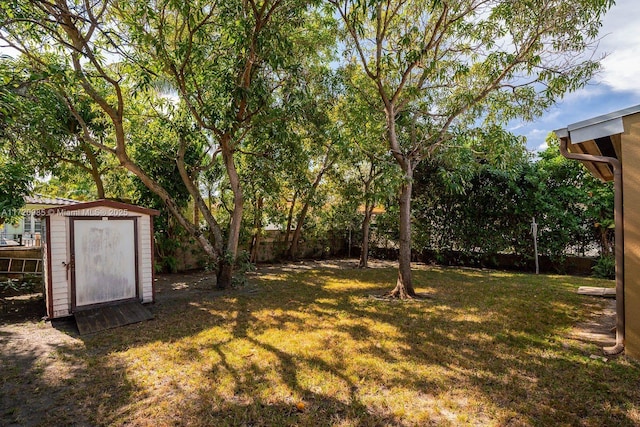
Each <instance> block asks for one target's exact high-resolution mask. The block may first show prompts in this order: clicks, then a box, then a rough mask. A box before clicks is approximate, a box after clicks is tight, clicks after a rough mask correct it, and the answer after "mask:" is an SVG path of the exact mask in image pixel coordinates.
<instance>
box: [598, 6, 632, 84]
mask: <svg viewBox="0 0 640 427" xmlns="http://www.w3.org/2000/svg"><path fill="white" fill-rule="evenodd" d="M639 19H640V7H638V1H637V0H618V1H617V2H616V4H615V5H614V6H613V7H612V8H611V9H610V10H609V12H607V14H606V16H605V17H604V19H603V26H602V29H601V31H600V34H601V35H602V36H603V39H602V41H601V42H600V46H599V51H600V52H603V53H606V54H607V57H606V58H605V59H604V60H603V61H602V65H603V70H602V73H601V75H600V76H599V78H598V80H599V81H601V82H603V83H605V84H606V85H608V86H610V87H611V88H612V89H613V90H615V91H632V92H634V93H636V94H638V95H640V79H639V78H638V75H640V60H639V58H640V31H638V27H637V22H638V20H639Z"/></svg>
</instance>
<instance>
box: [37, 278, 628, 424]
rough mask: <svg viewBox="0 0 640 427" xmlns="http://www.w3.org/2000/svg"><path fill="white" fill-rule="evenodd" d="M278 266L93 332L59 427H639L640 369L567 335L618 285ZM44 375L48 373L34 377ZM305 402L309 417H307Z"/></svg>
mask: <svg viewBox="0 0 640 427" xmlns="http://www.w3.org/2000/svg"><path fill="white" fill-rule="evenodd" d="M395 275H396V272H395V270H394V269H370V270H355V269H338V268H329V267H317V268H315V267H312V268H308V269H291V270H287V269H286V268H285V269H268V270H266V271H263V272H260V273H257V274H255V275H253V276H252V277H250V284H251V286H252V287H255V288H256V289H258V292H255V293H250V292H238V291H231V292H228V293H216V292H206V291H198V292H193V291H191V292H188V293H187V292H185V293H184V294H180V292H181V291H179V290H178V291H174V292H175V293H176V296H177V297H176V298H172V299H163V300H161V301H160V302H159V303H157V304H156V305H155V307H154V312H155V315H156V319H155V320H153V321H150V322H145V323H141V324H137V325H131V326H128V327H124V328H120V329H116V330H111V331H106V332H103V333H99V334H96V335H94V336H91V337H89V338H85V339H84V342H83V343H81V345H78V346H72V347H68V348H61V349H59V350H58V351H57V353H56V355H57V357H59V358H61V359H62V360H64V361H65V362H66V363H67V364H68V365H69V366H73V367H74V368H73V369H72V371H71V373H70V374H69V375H68V376H67V377H66V378H65V379H64V380H63V381H62V383H61V384H58V385H56V387H62V388H64V390H65V394H64V396H65V397H64V398H60V399H62V401H58V402H56V408H61V409H60V410H59V411H58V413H56V411H50V412H49V417H50V419H48V420H47V423H48V424H49V425H51V424H52V423H53V424H54V425H55V424H57V423H68V422H69V421H70V420H87V421H88V423H90V424H95V425H122V424H127V425H141V426H144V425H149V426H151V425H153V426H158V425H160V426H162V425H196V426H198V425H202V426H225V425H229V426H235V425H247V426H249V425H251V426H280V425H301V426H329V425H331V426H334V425H335V426H378V425H381V426H382V425H419V426H424V425H482V426H484V425H496V426H503V425H513V426H517V425H539V426H549V425H585V426H603V425H611V426H613V425H615V426H623V425H638V424H639V423H640V387H639V385H640V384H639V378H640V368H639V366H638V364H636V363H635V362H632V361H630V360H629V359H626V358H624V357H622V358H616V359H613V360H609V361H608V362H606V363H605V362H603V361H602V360H594V359H591V358H590V357H589V356H590V355H591V354H594V353H595V354H600V350H599V348H597V347H596V346H595V345H586V346H585V344H584V343H581V342H578V341H573V340H570V339H568V338H567V337H568V334H569V330H570V329H571V328H572V327H573V326H574V325H575V324H576V323H577V322H580V321H583V320H585V319H587V318H588V317H589V315H591V314H592V313H594V312H596V311H598V310H599V309H600V307H601V306H602V300H598V299H595V298H590V297H585V296H580V295H577V294H576V292H575V291H576V289H577V287H578V286H612V282H610V281H606V280H594V279H586V278H576V277H569V276H546V275H542V276H534V275H523V274H511V273H504V272H495V271H480V270H471V269H448V268H431V267H430V268H427V267H418V268H417V269H416V270H415V272H414V281H415V286H416V288H417V290H418V291H419V292H426V293H429V294H431V295H433V299H430V300H424V301H410V302H397V301H380V300H376V299H372V298H370V297H369V295H372V294H381V293H383V292H384V291H386V290H389V289H390V287H391V285H392V283H393V282H394V281H395ZM34 375H35V374H34ZM303 405H304V407H303Z"/></svg>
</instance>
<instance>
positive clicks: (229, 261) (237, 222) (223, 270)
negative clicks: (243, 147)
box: [218, 137, 244, 289]
mask: <svg viewBox="0 0 640 427" xmlns="http://www.w3.org/2000/svg"><path fill="white" fill-rule="evenodd" d="M221 148H222V159H223V160H224V165H225V168H226V169H227V176H228V177H229V184H230V185H231V191H232V192H233V212H232V214H231V223H230V225H229V238H228V240H227V250H226V254H225V256H224V257H222V259H221V262H220V274H219V275H218V288H221V289H226V288H228V287H229V286H231V279H232V277H233V267H234V264H235V262H236V259H237V257H238V243H239V241H240V227H241V225H242V211H243V208H244V196H243V194H242V186H241V185H240V177H239V176H238V171H237V170H236V165H235V163H234V161H233V151H232V149H231V146H230V138H229V137H227V138H223V141H222V143H221Z"/></svg>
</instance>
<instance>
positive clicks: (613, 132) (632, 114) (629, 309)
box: [555, 105, 640, 359]
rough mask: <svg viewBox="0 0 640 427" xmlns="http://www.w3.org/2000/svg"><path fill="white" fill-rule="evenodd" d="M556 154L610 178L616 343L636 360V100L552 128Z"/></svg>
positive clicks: (639, 119)
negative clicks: (556, 141) (630, 104)
mask: <svg viewBox="0 0 640 427" xmlns="http://www.w3.org/2000/svg"><path fill="white" fill-rule="evenodd" d="M555 133H556V135H557V136H558V138H559V139H560V151H561V152H562V154H563V155H564V156H565V157H567V158H569V159H574V160H580V161H582V162H583V163H584V165H585V166H586V167H587V169H588V170H589V171H590V172H591V173H592V174H593V175H594V176H595V177H597V178H599V179H600V180H602V181H604V182H608V181H614V183H615V233H616V234H615V249H616V312H617V313H616V317H617V320H616V344H615V345H614V346H612V347H608V348H605V352H607V353H610V354H615V353H620V352H622V351H623V350H624V351H625V353H626V354H627V355H629V356H632V357H634V358H636V359H640V309H639V308H640V105H636V106H633V107H630V108H626V109H624V110H620V111H615V112H613V113H610V114H605V115H603V116H598V117H594V118H591V119H588V120H585V121H581V122H578V123H574V124H571V125H569V126H567V127H566V128H564V129H559V130H556V131H555Z"/></svg>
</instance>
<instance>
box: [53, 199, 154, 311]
mask: <svg viewBox="0 0 640 427" xmlns="http://www.w3.org/2000/svg"><path fill="white" fill-rule="evenodd" d="M78 216H84V217H88V216H95V217H106V216H126V217H137V218H138V220H137V227H138V232H137V238H138V293H139V298H140V300H141V301H142V302H144V303H150V302H153V253H152V243H151V239H152V236H151V221H152V218H151V216H149V215H146V214H142V213H139V212H130V211H127V210H124V209H113V208H111V207H109V206H104V207H102V206H98V207H95V206H94V207H92V208H89V209H80V210H71V211H58V212H56V213H54V214H51V215H50V216H49V220H50V222H49V224H50V225H49V228H50V229H49V241H47V242H46V245H50V246H51V251H50V252H49V253H50V254H51V260H50V262H51V277H50V278H49V277H48V274H49V273H48V268H47V267H48V263H49V260H46V259H45V263H44V265H43V268H44V270H43V271H44V272H45V275H46V276H45V278H46V282H45V283H48V280H51V295H47V301H52V307H53V313H50V315H51V316H52V317H53V318H56V317H65V316H69V315H71V314H72V312H71V303H72V301H71V282H70V280H71V279H70V274H67V268H66V265H65V264H66V263H67V262H69V261H70V259H71V245H70V220H69V217H78ZM46 249H47V248H45V258H47V253H48V251H47V250H46Z"/></svg>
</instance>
